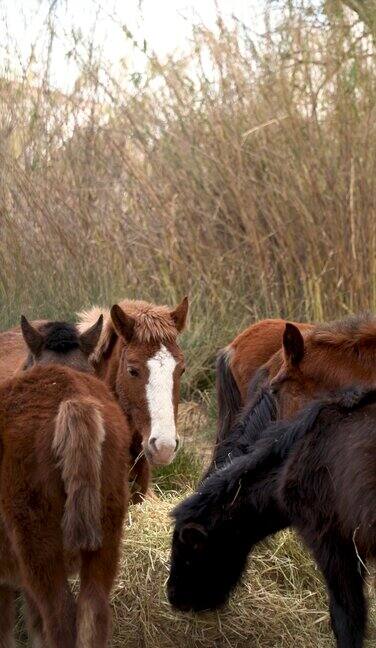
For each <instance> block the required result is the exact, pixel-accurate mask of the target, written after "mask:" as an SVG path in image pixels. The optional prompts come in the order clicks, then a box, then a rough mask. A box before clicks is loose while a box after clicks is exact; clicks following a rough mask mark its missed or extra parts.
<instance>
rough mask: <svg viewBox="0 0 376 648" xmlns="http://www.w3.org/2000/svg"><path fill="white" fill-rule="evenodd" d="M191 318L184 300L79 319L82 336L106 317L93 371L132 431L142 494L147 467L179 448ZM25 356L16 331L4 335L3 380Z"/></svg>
mask: <svg viewBox="0 0 376 648" xmlns="http://www.w3.org/2000/svg"><path fill="white" fill-rule="evenodd" d="M187 313H188V298H187V297H185V298H184V299H183V300H182V302H181V303H180V304H179V305H178V306H176V307H175V308H169V307H167V306H157V305H155V304H150V303H148V302H145V301H136V300H127V299H126V300H123V301H121V302H120V303H119V305H115V306H113V307H112V309H111V310H105V309H101V308H98V307H93V308H91V309H89V310H88V311H85V312H82V313H79V314H78V324H77V326H78V328H79V330H80V331H81V332H84V331H86V330H87V329H88V328H90V327H91V326H92V325H93V324H94V322H95V321H96V320H97V318H98V316H99V315H100V314H103V317H104V324H103V330H102V335H101V337H100V340H99V343H98V345H97V348H96V349H95V351H94V353H93V355H92V361H93V366H94V370H95V373H96V375H97V376H98V377H99V378H101V379H102V380H104V381H105V382H106V383H107V385H108V386H109V387H110V389H111V391H112V393H113V394H114V396H115V398H116V399H117V400H118V401H119V403H120V406H121V408H122V410H123V412H124V413H125V415H126V417H127V419H128V423H129V425H130V428H131V431H132V444H131V459H132V466H133V468H132V470H131V474H130V478H131V481H134V482H135V490H136V492H138V493H139V494H141V495H144V494H145V493H146V491H147V488H148V485H149V480H150V468H149V466H150V465H163V464H168V463H170V462H171V461H173V459H174V457H175V454H176V450H177V448H178V445H179V440H178V436H177V432H176V419H177V409H178V403H179V391H180V378H181V375H182V373H183V371H184V356H183V353H182V350H181V347H180V346H179V342H178V336H179V333H181V331H182V330H183V329H184V326H185V322H186V318H187ZM25 354H26V348H25V344H24V341H23V338H22V335H21V331H20V330H19V329H18V328H17V327H15V328H14V329H11V330H10V331H6V332H4V333H0V380H4V379H6V378H8V377H9V376H10V375H12V374H13V373H14V372H15V371H16V370H17V369H18V368H19V367H20V365H21V363H22V361H23V360H24V357H25ZM134 499H136V500H137V497H136V498H134Z"/></svg>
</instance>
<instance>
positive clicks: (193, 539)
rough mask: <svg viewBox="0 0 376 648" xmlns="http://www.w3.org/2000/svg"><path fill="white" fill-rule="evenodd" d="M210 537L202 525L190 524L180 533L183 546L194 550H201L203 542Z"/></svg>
mask: <svg viewBox="0 0 376 648" xmlns="http://www.w3.org/2000/svg"><path fill="white" fill-rule="evenodd" d="M207 537H208V534H207V532H206V531H205V529H204V527H203V526H202V524H196V523H195V522H188V523H187V524H185V525H184V526H183V527H182V528H181V529H180V532H179V539H180V541H181V542H182V543H183V544H186V545H190V546H191V547H192V549H200V547H201V546H202V544H203V542H204V541H205V540H206V538H207Z"/></svg>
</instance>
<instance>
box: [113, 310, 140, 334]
mask: <svg viewBox="0 0 376 648" xmlns="http://www.w3.org/2000/svg"><path fill="white" fill-rule="evenodd" d="M111 319H112V323H113V325H114V328H115V331H116V333H117V334H118V335H119V337H122V338H124V340H125V341H126V342H130V341H131V339H132V337H133V331H134V326H135V323H136V322H135V320H134V319H133V317H131V316H130V315H127V314H126V313H124V311H123V309H122V308H120V306H118V305H117V304H114V306H113V307H112V308H111Z"/></svg>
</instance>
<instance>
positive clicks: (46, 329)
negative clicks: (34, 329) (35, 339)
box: [39, 322, 80, 353]
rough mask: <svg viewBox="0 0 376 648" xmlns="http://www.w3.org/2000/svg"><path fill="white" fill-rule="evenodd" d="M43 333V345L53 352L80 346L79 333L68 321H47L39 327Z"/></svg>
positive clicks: (65, 351) (61, 351)
mask: <svg viewBox="0 0 376 648" xmlns="http://www.w3.org/2000/svg"><path fill="white" fill-rule="evenodd" d="M39 331H40V333H41V334H42V335H43V338H44V343H43V347H44V349H45V350H47V351H53V352H55V353H68V351H72V350H73V349H77V348H79V346H80V340H79V333H78V331H77V328H76V327H75V326H74V324H69V322H48V323H47V324H43V326H41V327H40V329H39Z"/></svg>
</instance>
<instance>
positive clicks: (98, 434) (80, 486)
mask: <svg viewBox="0 0 376 648" xmlns="http://www.w3.org/2000/svg"><path fill="white" fill-rule="evenodd" d="M104 438H105V430H104V424H103V419H102V415H101V413H100V411H99V408H98V406H97V405H96V404H95V402H94V401H92V400H89V399H81V400H79V399H76V400H66V401H64V402H62V403H61V405H60V407H59V412H58V415H57V418H56V426H55V434H54V439H53V443H52V449H53V451H54V453H55V456H56V457H57V459H58V462H59V466H60V468H61V471H62V479H63V483H64V488H65V492H66V502H65V509H64V516H63V521H62V528H63V541H64V547H66V548H67V549H68V550H71V551H78V550H89V551H94V550H96V549H98V547H99V546H100V545H101V542H102V528H101V463H102V443H103V441H104Z"/></svg>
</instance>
